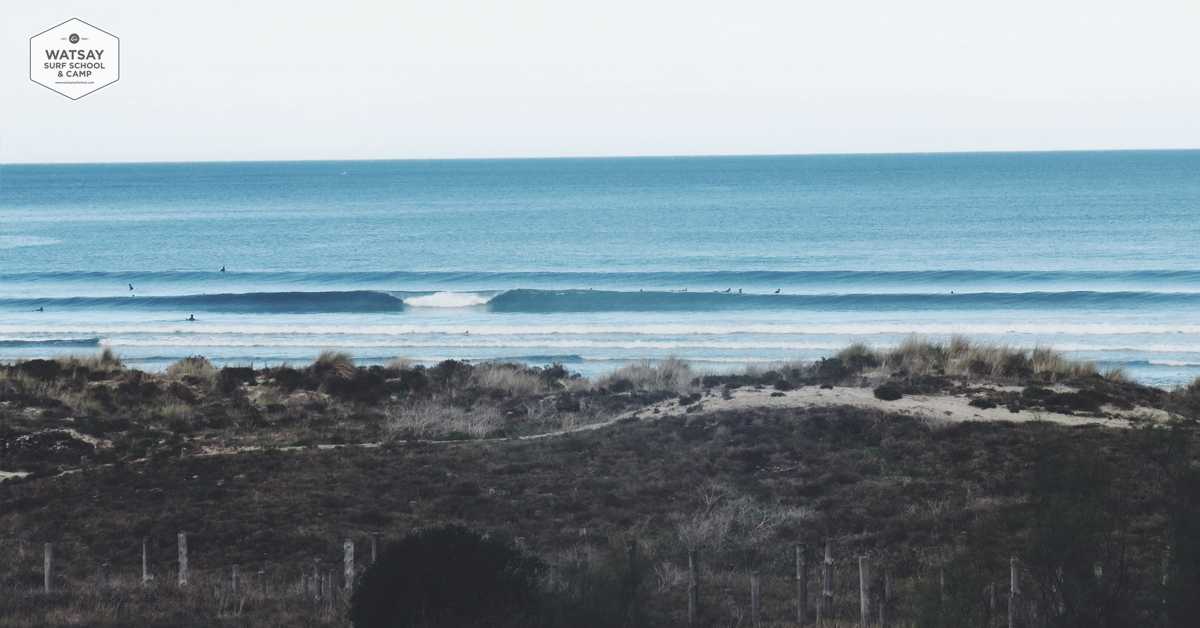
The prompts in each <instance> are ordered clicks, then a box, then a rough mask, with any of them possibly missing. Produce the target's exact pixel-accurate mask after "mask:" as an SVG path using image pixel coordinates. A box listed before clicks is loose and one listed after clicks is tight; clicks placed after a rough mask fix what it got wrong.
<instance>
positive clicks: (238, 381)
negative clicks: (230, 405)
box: [213, 366, 256, 394]
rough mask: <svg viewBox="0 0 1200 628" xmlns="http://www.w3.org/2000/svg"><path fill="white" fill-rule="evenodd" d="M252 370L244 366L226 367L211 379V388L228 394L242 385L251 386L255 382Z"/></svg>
mask: <svg viewBox="0 0 1200 628" xmlns="http://www.w3.org/2000/svg"><path fill="white" fill-rule="evenodd" d="M255 377H256V375H255V373H254V369H252V368H249V367H245V366H227V367H225V368H223V369H221V370H219V371H217V376H216V377H215V378H213V388H214V389H216V390H217V391H218V392H221V393H223V394H229V393H231V392H233V391H235V390H237V387H238V386H241V385H242V384H253V383H254V381H255Z"/></svg>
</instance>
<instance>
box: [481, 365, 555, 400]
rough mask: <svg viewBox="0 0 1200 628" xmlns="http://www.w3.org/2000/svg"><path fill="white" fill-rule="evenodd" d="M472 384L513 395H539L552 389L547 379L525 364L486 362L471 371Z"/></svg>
mask: <svg viewBox="0 0 1200 628" xmlns="http://www.w3.org/2000/svg"><path fill="white" fill-rule="evenodd" d="M470 382H471V384H473V385H475V386H479V387H480V388H487V389H492V390H503V391H504V392H506V393H508V394H510V395H513V396H518V397H521V396H526V395H538V394H542V393H545V392H547V391H549V390H550V387H549V386H548V385H547V384H546V381H545V380H544V379H543V378H542V377H540V376H539V375H538V374H537V373H535V372H532V371H530V370H529V368H527V367H526V366H525V365H523V364H516V363H513V362H485V363H484V364H480V365H479V366H476V367H475V369H474V370H473V371H471V378H470Z"/></svg>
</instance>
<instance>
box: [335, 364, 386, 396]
mask: <svg viewBox="0 0 1200 628" xmlns="http://www.w3.org/2000/svg"><path fill="white" fill-rule="evenodd" d="M393 387H395V388H399V387H398V386H393ZM325 391H326V392H328V393H329V394H330V395H332V396H334V397H336V398H338V399H341V400H343V401H358V402H361V403H379V401H381V400H382V399H383V398H384V397H387V396H390V395H391V394H392V391H391V390H390V389H389V387H388V385H387V384H386V382H385V375H384V371H383V369H378V368H377V369H362V370H359V371H358V372H356V373H355V374H354V376H353V377H335V378H330V379H329V380H328V381H326V382H325Z"/></svg>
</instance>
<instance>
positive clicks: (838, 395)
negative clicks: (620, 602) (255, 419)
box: [0, 386, 1168, 481]
mask: <svg viewBox="0 0 1200 628" xmlns="http://www.w3.org/2000/svg"><path fill="white" fill-rule="evenodd" d="M992 388H994V389H995V390H1020V388H1005V387H1000V386H996V387H992ZM1056 389H1057V390H1061V391H1066V390H1071V389H1068V388H1056ZM774 392H775V391H774V390H772V389H768V388H764V389H761V390H756V389H750V388H739V389H737V390H733V391H731V393H730V396H729V398H728V399H725V398H723V397H722V396H721V395H720V394H718V393H716V392H714V391H709V392H708V393H706V396H705V397H703V398H702V399H701V400H700V401H699V402H698V403H695V404H692V405H691V406H681V405H679V400H678V399H668V400H666V401H662V402H659V403H656V404H653V405H649V406H644V407H641V408H638V409H637V410H631V411H629V412H625V413H623V414H620V415H618V416H617V417H615V418H612V419H609V420H607V421H599V422H596V423H589V424H586V425H579V426H576V427H571V428H568V429H565V430H558V431H554V432H544V433H542V434H532V435H529V436H519V437H516V438H495V439H475V440H466V441H449V440H424V441H420V442H427V443H440V444H455V443H456V444H469V443H480V442H496V441H505V440H536V439H542V438H552V437H554V436H562V435H565V434H572V433H577V432H586V431H591V430H598V429H602V428H605V427H609V426H612V425H616V424H617V423H619V422H621V421H626V420H629V419H640V420H651V421H652V420H655V419H661V418H664V417H673V416H684V415H691V416H702V415H705V414H709V413H712V412H721V411H726V410H746V409H752V408H814V407H829V406H834V407H836V406H853V407H859V408H875V409H879V410H884V411H887V412H896V413H899V414H907V415H911V416H917V417H923V418H926V419H929V420H936V421H946V422H953V421H1018V422H1022V421H1039V420H1040V421H1051V422H1054V423H1061V424H1064V425H1083V424H1086V423H1098V424H1100V425H1106V426H1109V427H1128V426H1129V421H1128V419H1129V418H1133V417H1135V416H1141V417H1150V418H1153V419H1155V420H1164V419H1166V418H1167V416H1168V415H1167V413H1166V412H1164V411H1162V410H1155V409H1153V408H1142V407H1135V408H1134V409H1132V410H1118V409H1116V408H1113V407H1111V406H1106V407H1104V408H1103V409H1104V410H1105V411H1106V412H1107V413H1109V414H1112V415H1116V416H1117V417H1119V418H1098V417H1083V416H1075V415H1069V414H1058V413H1054V412H1031V411H1029V410H1022V411H1021V412H1010V411H1009V410H1008V409H1007V408H1003V407H997V408H989V409H987V410H984V409H981V408H975V407H972V406H970V405H968V404H969V403H970V401H971V398H970V397H968V396H966V395H929V396H925V395H912V396H905V397H903V398H901V399H897V400H895V401H883V400H881V399H876V398H875V394H874V391H873V390H872V389H870V388H847V387H836V388H832V389H828V388H827V389H822V388H817V387H815V386H807V387H805V388H801V389H800V390H790V391H787V392H785V393H783V394H782V395H779V396H772V393H774ZM655 410H658V412H657V413H656V412H655ZM688 410H691V412H688ZM394 442H397V443H404V442H416V441H399V440H398V441H394ZM382 444H383V443H357V444H345V445H318V446H317V447H316V448H317V449H336V448H341V447H379V446H381V445H382ZM263 449H274V450H277V451H297V450H302V449H306V448H305V447H296V446H291V447H266V448H265V447H257V446H241V447H201V448H199V450H198V451H194V452H192V453H190V454H189V455H191V456H220V455H230V454H237V453H241V452H248V451H260V450H263ZM135 462H142V461H141V460H139V461H135ZM101 466H108V465H101ZM79 471H80V469H71V470H67V471H64V472H63V473H64V474H66V473H78V472H79ZM25 475H28V474H27V473H24V472H20V471H18V472H15V473H14V472H7V471H0V481H4V480H6V479H9V478H13V477H23V476H25Z"/></svg>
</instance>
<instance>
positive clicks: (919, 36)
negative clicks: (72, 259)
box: [0, 0, 1200, 163]
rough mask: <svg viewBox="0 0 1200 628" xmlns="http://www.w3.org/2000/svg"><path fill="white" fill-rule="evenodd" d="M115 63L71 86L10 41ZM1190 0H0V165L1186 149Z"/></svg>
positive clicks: (1195, 125)
mask: <svg viewBox="0 0 1200 628" xmlns="http://www.w3.org/2000/svg"><path fill="white" fill-rule="evenodd" d="M71 17H78V18H80V19H82V20H85V21H87V22H89V23H91V24H93V25H95V26H97V27H99V28H102V29H104V30H106V31H108V32H110V33H113V34H115V35H117V36H118V37H120V38H121V80H120V81H119V82H118V83H116V84H115V85H112V86H110V87H107V88H105V89H103V90H100V91H98V92H96V93H94V94H91V95H89V96H86V97H84V98H83V99H81V100H78V101H71V100H68V99H66V98H64V97H62V96H59V95H57V94H54V93H53V92H51V91H49V90H47V89H45V88H43V87H41V86H38V85H36V84H34V83H32V82H31V81H30V80H29V72H28V62H29V61H28V55H29V37H30V36H31V35H34V34H36V33H39V32H41V31H43V30H45V29H47V28H49V27H51V26H54V25H56V24H58V23H60V22H62V21H64V20H67V19H69V18H71ZM1197 33H1200V2H1197V1H1196V0H1176V1H1153V0H1150V1H1141V2H1133V1H1130V2H1104V1H1097V0H1087V1H1081V2H1054V1H1045V0H1039V1H1036V2H1034V1H1024V0H1018V1H1012V0H1006V1H1005V2H988V3H984V2H963V1H961V0H954V1H950V0H945V1H943V0H920V1H908V2H904V1H900V2H897V1H894V0H892V1H854V0H850V1H840V2H834V1H821V2H804V1H794V0H793V1H781V2H767V1H760V2H755V1H739V2H695V1H693V2H616V1H612V0H608V1H604V2H544V3H539V2H420V3H415V2H395V3H389V4H388V5H386V6H384V3H366V2H247V1H245V0H241V1H238V2H232V1H225V0H216V1H211V2H204V3H191V4H189V5H184V4H180V3H162V2H124V1H121V0H109V1H108V2H104V3H96V2H53V1H39V2H32V1H26V0H0V161H3V162H5V163H13V162H79V161H186V160H248V159H250V160H253V159H391V158H442V157H541V156H577V155H695V154H770V153H844V152H924V151H982V150H1069V149H1136V148H1197V147H1200V36H1197Z"/></svg>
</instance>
